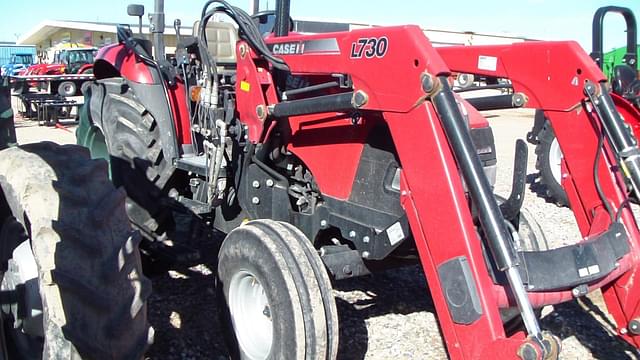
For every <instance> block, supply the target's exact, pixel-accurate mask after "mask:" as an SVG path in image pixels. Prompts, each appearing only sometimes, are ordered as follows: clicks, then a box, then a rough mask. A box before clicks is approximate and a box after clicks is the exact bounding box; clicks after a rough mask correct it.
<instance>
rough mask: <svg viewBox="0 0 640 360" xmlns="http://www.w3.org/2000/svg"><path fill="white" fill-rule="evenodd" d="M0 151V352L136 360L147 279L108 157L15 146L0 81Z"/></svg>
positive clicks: (50, 146) (146, 334) (0, 355)
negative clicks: (108, 163)
mask: <svg viewBox="0 0 640 360" xmlns="http://www.w3.org/2000/svg"><path fill="white" fill-rule="evenodd" d="M0 150H1V151H0V279H1V282H0V359H3V360H9V359H80V358H84V359H136V358H141V357H142V355H144V352H145V350H146V348H147V346H148V344H149V342H150V340H151V339H152V337H151V335H152V333H151V332H150V331H151V329H150V328H149V325H148V322H147V314H146V298H147V296H148V295H149V292H150V283H149V281H148V280H147V279H146V278H145V277H144V275H143V274H142V269H141V263H140V254H139V253H138V243H139V241H140V235H139V234H138V233H137V232H134V231H132V229H131V225H130V224H129V222H128V219H127V215H126V213H125V208H124V201H125V194H124V191H122V190H121V189H120V190H116V189H115V188H114V187H113V185H112V184H111V183H110V181H109V179H108V176H107V165H106V163H105V162H104V161H102V160H92V159H90V157H89V152H88V151H87V150H86V149H85V148H83V147H80V146H77V145H64V146H61V145H57V144H54V143H50V142H43V143H35V144H27V145H23V146H17V145H16V135H15V128H14V126H13V113H12V110H11V102H10V96H9V87H8V84H7V83H6V82H5V79H4V78H0Z"/></svg>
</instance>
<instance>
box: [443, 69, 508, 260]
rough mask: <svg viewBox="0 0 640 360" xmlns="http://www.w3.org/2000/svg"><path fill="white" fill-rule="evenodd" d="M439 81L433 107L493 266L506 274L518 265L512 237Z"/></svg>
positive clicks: (461, 120) (462, 123)
mask: <svg viewBox="0 0 640 360" xmlns="http://www.w3.org/2000/svg"><path fill="white" fill-rule="evenodd" d="M439 80H440V83H441V85H442V89H441V90H440V91H439V92H438V93H437V94H436V95H434V96H433V98H432V101H433V104H434V105H435V108H436V111H437V112H438V115H439V118H440V121H441V122H442V126H443V128H444V131H445V134H446V135H447V139H448V141H449V144H450V146H451V148H452V149H453V153H454V156H455V158H456V162H457V164H458V166H459V167H460V170H461V172H462V177H463V179H464V181H465V184H466V185H467V188H468V189H469V194H470V196H471V199H472V201H473V204H474V205H475V206H476V209H477V211H478V219H479V220H480V225H481V226H482V229H483V231H484V233H485V234H486V237H487V242H488V246H489V249H490V250H491V253H492V255H493V259H494V260H495V263H496V266H497V267H498V269H499V270H501V271H505V270H507V269H509V268H512V267H513V266H515V265H517V264H518V258H517V256H516V253H515V249H514V248H513V244H512V241H511V235H510V234H509V231H508V229H507V227H506V225H505V220H504V217H503V216H502V214H501V212H500V208H499V207H498V204H497V202H496V199H495V197H494V195H493V191H492V190H491V185H490V184H489V180H487V177H486V176H485V174H484V170H483V168H482V164H481V163H480V159H479V158H478V154H477V153H476V149H475V147H474V146H473V143H472V141H471V135H470V134H469V130H468V129H467V125H466V122H465V119H464V117H463V116H462V114H461V113H460V109H459V107H458V104H457V102H456V99H455V97H454V95H453V92H452V91H451V88H450V87H449V83H448V80H447V77H445V76H440V77H439Z"/></svg>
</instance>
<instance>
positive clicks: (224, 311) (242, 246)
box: [218, 220, 338, 359]
mask: <svg viewBox="0 0 640 360" xmlns="http://www.w3.org/2000/svg"><path fill="white" fill-rule="evenodd" d="M321 264H322V263H321V261H320V259H319V257H318V254H317V252H316V251H315V250H314V249H313V247H312V246H311V243H310V241H309V240H308V239H307V238H306V237H305V236H304V235H303V234H302V233H301V232H300V231H298V230H296V229H294V228H293V227H291V226H290V225H285V224H283V223H278V222H275V221H272V220H255V221H251V222H248V223H247V224H245V225H243V226H240V227H238V228H236V229H234V230H233V231H231V232H230V233H229V234H228V235H227V237H226V239H225V240H224V242H223V244H222V247H221V249H220V253H219V256H218V290H219V294H218V300H219V302H220V305H219V309H220V310H221V317H222V320H223V323H224V324H226V325H227V327H228V328H227V335H228V340H229V345H230V349H231V355H232V358H236V359H335V358H336V356H337V349H338V318H337V311H336V306H335V299H334V298H333V296H332V295H331V283H330V282H329V277H328V275H327V274H326V270H325V269H324V267H323V266H322V265H321ZM242 284H251V285H250V286H251V289H250V290H252V291H253V293H251V294H256V291H257V293H258V295H257V296H255V297H252V296H243V294H244V295H246V294H245V293H244V292H245V291H249V290H246V286H247V285H244V287H243V285H242ZM256 284H258V285H259V286H256ZM261 294H263V295H261ZM255 303H257V304H258V305H255ZM262 304H264V308H263V307H262V306H261V305H262ZM252 307H253V309H254V310H256V311H254V312H253V313H252V312H251V311H250V310H248V309H251V308H252ZM261 309H262V311H260V310H261ZM269 331H271V332H272V333H271V334H268V332H269ZM264 333H267V334H266V336H263V335H264ZM258 334H262V335H258ZM261 336H262V337H261ZM265 339H266V340H265ZM267 343H268V346H267V345H265V344H267Z"/></svg>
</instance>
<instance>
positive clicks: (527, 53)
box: [237, 27, 640, 359]
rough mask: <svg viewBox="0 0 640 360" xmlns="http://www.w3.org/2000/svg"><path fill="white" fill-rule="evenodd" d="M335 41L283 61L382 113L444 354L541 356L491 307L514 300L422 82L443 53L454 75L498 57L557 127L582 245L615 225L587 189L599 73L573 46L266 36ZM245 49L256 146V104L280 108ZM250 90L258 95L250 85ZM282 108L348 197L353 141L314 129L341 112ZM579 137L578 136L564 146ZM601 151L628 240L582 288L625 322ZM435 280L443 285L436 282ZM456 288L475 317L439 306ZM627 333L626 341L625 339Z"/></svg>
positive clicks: (246, 117)
mask: <svg viewBox="0 0 640 360" xmlns="http://www.w3.org/2000/svg"><path fill="white" fill-rule="evenodd" d="M333 39H335V44H336V45H337V46H336V47H335V48H333V50H331V51H328V50H327V51H322V52H318V53H307V54H294V55H284V56H283V58H284V60H285V61H286V62H287V64H288V65H289V66H290V69H291V72H292V74H294V75H310V74H314V75H323V74H324V75H327V76H328V75H331V74H349V75H350V76H351V78H352V80H353V88H354V90H355V91H354V97H353V101H354V102H356V103H357V102H358V100H357V97H356V96H357V94H358V93H360V94H361V95H360V96H362V97H361V99H366V100H364V101H363V102H362V104H361V106H360V107H359V108H360V110H361V111H362V118H363V123H364V124H366V123H368V122H369V121H376V119H380V118H382V119H383V120H384V121H385V122H386V123H387V125H388V127H389V129H390V131H391V134H392V137H393V140H394V143H395V146H396V149H397V152H398V156H399V159H400V162H401V164H402V169H403V170H402V177H401V189H402V198H401V201H402V204H403V207H404V208H405V210H406V212H407V216H408V218H409V223H410V225H411V230H412V234H413V236H414V239H415V242H416V244H417V248H418V250H419V253H420V259H421V262H422V266H423V269H424V271H425V274H426V276H427V281H428V282H429V284H430V289H431V293H432V295H433V298H434V303H435V305H436V309H437V312H438V318H439V321H440V324H441V327H442V331H443V334H444V336H445V340H446V343H447V348H448V351H449V354H450V356H451V357H452V358H454V359H470V358H489V357H491V358H514V357H515V356H516V355H520V356H521V357H526V358H528V356H529V355H530V354H533V355H534V357H533V358H542V356H543V354H544V351H542V349H541V348H540V344H539V343H536V341H532V340H531V339H530V338H529V339H528V338H527V337H526V335H525V334H524V333H523V332H518V333H516V334H513V335H511V336H507V335H506V334H505V331H504V328H503V324H502V321H501V318H500V313H499V309H500V308H504V307H508V306H514V305H515V301H514V300H513V298H512V297H511V291H510V290H508V289H506V288H505V287H504V286H502V285H496V284H494V282H493V281H492V279H491V276H490V274H489V272H488V269H487V266H486V263H485V262H484V256H485V255H484V254H485V253H484V252H483V249H482V245H481V241H480V239H479V238H478V235H477V233H476V228H475V226H474V223H473V218H472V216H471V213H470V211H469V206H468V202H467V199H466V198H465V197H464V195H463V194H464V191H463V186H462V182H461V179H460V176H459V174H458V172H457V168H459V167H460V159H458V163H456V156H457V155H455V154H454V153H453V152H452V149H451V146H452V144H451V141H452V139H451V136H449V140H448V139H447V135H445V130H444V129H443V124H442V121H443V120H442V118H443V117H445V116H447V115H446V114H445V113H446V111H443V109H441V108H438V106H437V105H434V103H437V101H434V98H435V97H437V96H438V92H439V89H438V88H437V86H433V87H430V86H429V83H428V82H429V81H434V80H435V79H437V78H438V77H441V78H442V77H446V76H448V75H449V68H448V67H447V66H446V65H445V64H444V63H443V62H442V61H441V60H440V56H442V57H443V58H444V59H445V62H446V63H447V64H448V65H449V66H450V68H451V69H452V70H453V71H460V72H463V71H465V72H469V71H468V69H469V68H475V67H476V66H475V65H476V63H475V62H476V61H477V56H475V57H474V56H473V55H472V54H476V52H475V51H477V55H480V54H483V55H484V54H486V55H487V56H493V57H495V58H496V59H497V63H496V69H495V71H492V72H491V73H490V74H489V75H492V76H500V77H508V78H510V79H511V80H512V81H513V82H514V88H515V89H517V90H518V91H522V92H523V93H524V94H526V95H527V96H528V98H529V101H528V103H527V105H528V106H532V107H536V108H542V109H544V110H545V112H546V113H547V115H548V116H549V118H550V119H551V121H552V124H553V125H554V128H557V129H559V130H558V131H557V134H558V138H559V141H560V143H561V144H563V152H564V153H565V161H566V163H567V167H568V169H569V173H570V174H571V176H570V178H569V179H567V180H566V182H567V184H569V185H567V188H569V189H571V190H570V191H569V193H570V199H571V204H572V208H573V210H574V212H575V214H576V219H577V221H578V224H579V227H580V230H581V232H582V234H583V237H584V240H583V241H585V242H592V243H593V242H597V241H598V237H599V236H602V235H603V234H605V233H606V232H607V231H608V230H610V228H611V225H612V222H611V221H610V219H609V217H608V216H607V213H606V211H605V209H604V206H603V203H602V201H601V199H600V197H599V196H598V194H597V189H596V187H595V185H594V178H593V176H592V169H593V159H592V158H589V157H585V156H584V155H583V154H585V153H588V154H595V153H596V149H597V144H598V136H599V132H600V131H599V130H598V129H595V130H594V128H593V126H592V125H591V121H590V119H589V114H591V116H594V114H592V112H591V111H589V110H588V107H587V106H586V102H585V95H584V94H583V91H584V89H583V85H584V84H585V83H586V82H587V81H589V82H591V83H594V84H598V83H604V82H605V81H606V80H605V77H604V76H603V75H602V73H601V72H600V70H599V69H598V68H597V66H596V65H595V64H594V63H593V61H592V60H591V59H590V58H589V57H588V56H587V55H586V54H584V52H583V51H582V50H581V49H580V48H579V47H578V46H577V45H576V44H574V43H549V42H539V43H533V44H522V45H516V46H502V47H484V48H467V47H465V48H448V49H441V50H439V51H438V52H436V51H435V49H434V48H433V47H431V46H430V44H429V42H428V41H427V40H422V39H424V37H423V35H422V34H421V31H420V30H419V28H417V27H399V28H379V29H368V30H364V31H353V32H350V33H334V34H323V35H312V36H288V37H285V38H277V39H272V40H270V41H269V43H270V44H276V43H279V44H283V45H282V46H283V47H284V44H286V45H289V46H294V45H292V44H300V46H303V45H302V44H304V45H307V44H311V43H313V42H317V41H331V40H333ZM371 39H375V40H371ZM382 39H386V42H387V44H388V50H387V52H386V53H385V54H384V56H381V57H377V56H376V54H375V53H374V52H373V51H374V50H372V49H374V48H373V47H374V46H377V45H376V44H380V42H381V41H384V40H382ZM409 39H411V40H409ZM307 46H308V45H307ZM358 46H362V47H363V48H358ZM247 49H248V46H247V45H246V44H244V43H242V42H239V43H238V47H237V54H238V59H239V61H238V74H239V78H238V88H237V94H238V95H237V96H238V110H239V112H240V115H241V118H242V119H243V121H245V122H246V123H247V124H248V125H249V128H250V129H251V131H250V139H251V140H252V141H256V142H262V140H263V139H264V138H263V137H262V134H265V133H267V132H266V131H264V129H263V125H264V122H263V121H264V118H261V116H260V114H261V113H262V112H261V110H258V111H256V106H257V107H258V108H260V107H263V110H264V109H269V110H270V111H271V113H272V114H277V113H278V103H277V100H276V99H277V97H276V94H275V92H274V90H273V89H274V88H273V79H272V78H271V76H270V75H269V74H270V73H269V71H268V69H267V67H266V66H267V64H266V63H262V62H261V61H260V60H259V59H258V58H257V56H255V55H254V54H253V53H252V52H247ZM361 51H363V52H365V53H367V52H369V53H370V54H371V55H372V56H370V57H361V56H358V55H360V52H361ZM465 61H466V62H465ZM490 61H491V60H490ZM470 64H471V65H473V66H470ZM380 69H385V76H380V75H381V71H380ZM532 69H536V72H535V73H534V72H532V71H531V70H532ZM434 82H435V81H434ZM243 83H244V84H245V85H242V84H243ZM246 84H248V86H247V85H246ZM440 86H443V87H444V88H445V89H443V90H440V92H442V93H444V92H446V91H450V90H447V89H446V88H447V87H448V86H447V85H446V84H443V83H440ZM243 88H244V89H243ZM247 88H252V89H255V88H259V89H265V90H266V91H264V93H260V92H252V91H247V90H246V89H247ZM428 100H432V101H428ZM256 104H257V105H256ZM288 115H291V116H290V117H289V122H290V125H291V128H292V138H291V145H292V147H291V149H292V151H293V152H294V153H296V154H297V155H298V156H299V157H300V158H301V159H303V160H304V161H305V163H306V165H307V166H308V167H309V168H310V169H311V170H312V172H313V173H314V176H315V177H316V179H317V181H318V185H319V187H320V189H321V190H322V193H323V195H329V196H335V197H338V198H343V197H344V196H345V195H348V194H344V193H342V192H341V190H344V189H348V186H345V185H346V184H350V183H351V182H350V181H351V179H350V178H352V174H351V173H349V172H348V171H346V172H343V171H341V170H348V169H351V168H352V166H351V165H350V164H349V162H348V161H343V160H348V157H349V155H350V154H351V155H353V157H355V158H357V150H358V145H357V135H356V137H355V138H354V137H351V138H352V140H354V141H353V142H352V143H348V142H345V143H344V144H342V145H341V146H336V144H335V142H334V141H335V139H326V138H324V139H322V138H319V137H318V136H319V135H320V134H322V132H321V129H322V128H324V129H327V128H331V127H335V126H336V125H338V126H344V125H345V124H346V123H347V122H348V121H349V119H348V118H347V117H344V115H342V119H343V120H342V124H340V122H341V121H340V119H339V118H340V115H341V114H339V113H335V112H332V113H327V114H319V115H318V114H315V115H313V116H293V115H292V114H288ZM307 124H321V125H315V126H313V127H312V128H313V129H314V130H316V131H317V132H315V133H314V131H307V133H306V134H302V133H304V131H303V129H304V128H305V127H306V125H307ZM578 124H580V125H578ZM408 129H412V130H410V131H408ZM415 129H424V131H415ZM575 138H580V139H581V141H580V142H575V141H572V139H575ZM310 144H315V145H313V146H311V145H310ZM323 145H326V146H323ZM416 150H418V151H416ZM603 152H604V156H602V157H600V160H599V161H600V166H599V182H600V186H601V188H602V190H603V191H604V193H605V194H606V198H607V201H609V202H610V203H611V206H613V207H614V208H616V209H618V208H620V209H621V213H620V218H621V221H622V223H623V224H624V228H625V229H626V237H628V239H629V241H628V246H629V249H628V254H626V255H625V256H623V257H622V258H621V259H619V261H618V263H617V264H616V267H615V268H614V269H611V270H610V271H609V272H608V273H607V274H605V275H606V276H598V275H600V274H596V276H588V277H587V278H588V279H591V281H587V282H586V283H587V284H588V288H589V290H591V289H595V288H598V287H602V286H604V292H605V296H606V299H607V304H608V305H609V307H610V308H611V311H612V312H613V313H614V314H615V318H616V321H617V322H618V323H619V324H627V323H628V322H629V321H630V320H631V319H634V318H635V317H637V316H638V309H637V306H638V303H639V300H640V298H639V295H640V292H639V291H638V290H637V289H634V288H633V286H632V285H633V278H634V275H635V272H636V265H635V264H636V263H637V261H638V239H639V238H638V236H639V235H640V234H639V233H638V229H637V225H636V223H635V220H634V219H633V217H632V215H631V212H630V210H629V209H628V207H626V206H624V205H623V203H624V202H625V199H626V192H627V191H626V185H625V184H624V181H623V179H622V177H621V176H620V174H619V173H618V172H616V171H615V170H614V171H610V169H613V165H615V164H616V163H617V161H616V159H615V157H614V155H613V154H612V152H611V149H610V148H609V147H607V148H606V149H605V150H604V151H603ZM339 154H343V155H339ZM426 154H429V155H428V156H426ZM335 156H340V158H339V160H340V161H339V162H340V163H342V164H346V166H345V167H344V169H341V168H339V169H337V168H335V167H334V168H327V167H326V166H323V164H325V163H326V159H328V158H335ZM345 174H346V176H345ZM341 179H344V180H341ZM425 179H429V181H428V182H427V181H425ZM443 189H447V191H443ZM433 204H438V209H437V211H434V208H433ZM621 205H623V206H621ZM442 224H447V226H442ZM443 239H447V240H448V241H447V242H446V246H443V244H444V243H443V242H442V241H443ZM452 261H460V263H466V264H468V267H466V265H465V271H464V273H465V276H468V278H467V279H466V281H467V283H466V284H465V282H464V281H462V282H458V283H455V282H454V283H453V284H455V285H453V284H452V283H451V281H450V280H446V276H443V275H442V273H443V272H444V270H443V269H445V267H446V266H450V264H452ZM467 270H468V271H467ZM598 273H599V271H598ZM592 275H593V274H592ZM621 275H622V276H621ZM443 279H445V281H444V282H447V281H449V283H448V284H447V283H443ZM454 286H468V287H469V289H470V292H471V293H472V294H471V295H472V296H473V297H474V299H473V300H474V301H476V300H477V304H474V305H473V306H478V308H477V310H476V313H477V315H478V316H477V318H476V319H473V320H472V321H464V320H463V321H461V320H459V319H454V316H452V309H451V306H452V304H451V301H449V302H448V301H447V298H448V295H447V293H446V292H448V291H451V290H452V288H453V287H454ZM474 293H475V294H474ZM572 297H573V295H572V288H571V287H568V286H565V288H564V289H561V290H560V289H554V291H542V292H529V293H528V298H529V301H530V302H531V304H532V305H533V306H535V307H539V306H542V305H546V304H553V303H558V302H561V301H565V300H569V299H571V298H572ZM621 328H622V327H621ZM624 338H625V339H627V340H628V341H631V342H633V341H634V339H633V338H632V337H631V336H629V334H626V335H624ZM523 344H528V345H529V347H527V346H523ZM528 351H532V352H530V353H527V352H528Z"/></svg>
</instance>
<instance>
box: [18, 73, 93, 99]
mask: <svg viewBox="0 0 640 360" xmlns="http://www.w3.org/2000/svg"><path fill="white" fill-rule="evenodd" d="M94 79H95V78H94V76H93V74H65V75H26V76H11V77H10V78H9V81H10V83H11V87H12V88H13V89H14V90H17V91H18V92H20V93H26V92H29V87H30V86H31V85H33V84H38V86H39V87H40V88H44V89H46V91H47V92H48V93H50V94H52V95H55V94H60V95H62V96H76V95H80V88H81V87H82V84H83V83H84V82H85V81H91V80H94Z"/></svg>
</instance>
